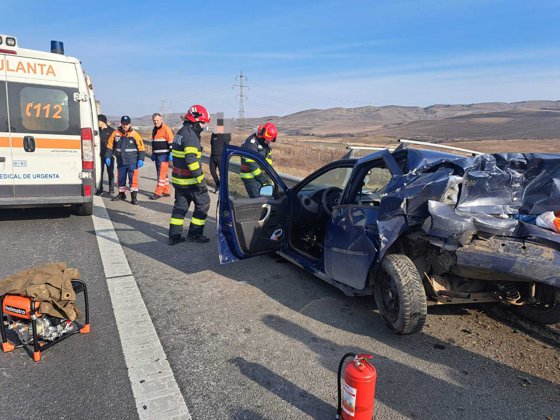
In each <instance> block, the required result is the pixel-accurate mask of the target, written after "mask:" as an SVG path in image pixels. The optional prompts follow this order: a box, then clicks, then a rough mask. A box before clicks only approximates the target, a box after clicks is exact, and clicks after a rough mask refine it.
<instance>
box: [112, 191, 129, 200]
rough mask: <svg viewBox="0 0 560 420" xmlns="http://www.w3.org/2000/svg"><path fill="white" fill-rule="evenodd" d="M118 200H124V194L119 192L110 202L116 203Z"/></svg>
mask: <svg viewBox="0 0 560 420" xmlns="http://www.w3.org/2000/svg"><path fill="white" fill-rule="evenodd" d="M118 200H126V195H125V194H124V192H120V193H118V194H117V195H115V196H114V197H113V198H111V201H118Z"/></svg>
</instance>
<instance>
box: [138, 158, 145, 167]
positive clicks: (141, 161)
mask: <svg viewBox="0 0 560 420" xmlns="http://www.w3.org/2000/svg"><path fill="white" fill-rule="evenodd" d="M142 166H144V161H143V160H139V161H138V168H141V167H142Z"/></svg>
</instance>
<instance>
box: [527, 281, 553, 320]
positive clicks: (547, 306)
mask: <svg viewBox="0 0 560 420" xmlns="http://www.w3.org/2000/svg"><path fill="white" fill-rule="evenodd" d="M537 287H538V288H537V298H538V303H534V304H530V305H523V306H519V307H518V312H519V315H521V316H522V317H523V318H525V319H528V320H530V321H533V322H536V323H538V324H556V323H557V322H560V289H559V288H555V287H552V286H548V285H544V284H540V285H538V286H537Z"/></svg>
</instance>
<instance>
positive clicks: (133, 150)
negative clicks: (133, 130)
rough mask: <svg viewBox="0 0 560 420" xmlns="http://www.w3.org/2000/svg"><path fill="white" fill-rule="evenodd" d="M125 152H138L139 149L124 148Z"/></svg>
mask: <svg viewBox="0 0 560 420" xmlns="http://www.w3.org/2000/svg"><path fill="white" fill-rule="evenodd" d="M124 151H125V152H137V151H138V149H124Z"/></svg>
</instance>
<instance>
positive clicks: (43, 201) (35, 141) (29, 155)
mask: <svg viewBox="0 0 560 420" xmlns="http://www.w3.org/2000/svg"><path fill="white" fill-rule="evenodd" d="M53 43H54V42H53ZM54 45H55V46H60V47H61V45H62V44H61V43H58V44H56V43H54ZM55 51H58V52H57V53H53V52H51V53H48V52H42V51H35V50H26V49H22V48H19V47H18V46H17V41H16V39H15V38H14V37H11V36H5V35H0V209H2V208H5V207H38V206H67V205H73V206H76V209H77V211H78V214H81V215H90V214H91V213H92V210H93V194H94V192H95V189H96V186H97V185H98V184H99V178H100V175H99V174H100V171H99V170H97V171H96V168H97V167H99V165H100V164H101V162H100V157H99V152H98V151H99V128H98V124H97V107H96V103H95V97H94V94H93V88H92V86H91V83H90V81H89V77H87V76H86V75H85V74H84V72H83V70H82V66H81V65H80V61H79V60H77V59H76V58H72V57H66V56H65V55H63V52H62V51H61V50H56V49H55ZM0 218H1V215H0Z"/></svg>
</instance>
